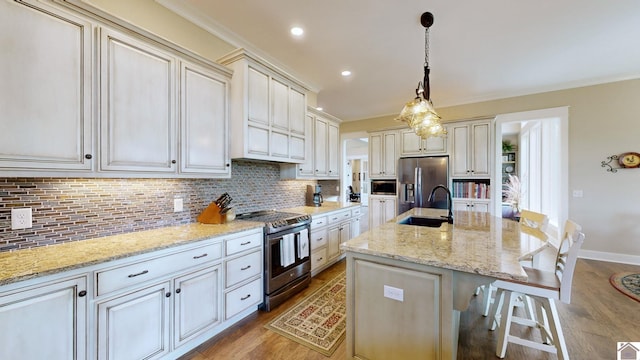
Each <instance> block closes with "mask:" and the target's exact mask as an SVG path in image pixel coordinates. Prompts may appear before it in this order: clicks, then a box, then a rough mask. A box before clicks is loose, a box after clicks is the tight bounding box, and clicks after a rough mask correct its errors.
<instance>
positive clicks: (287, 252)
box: [237, 210, 311, 311]
mask: <svg viewBox="0 0 640 360" xmlns="http://www.w3.org/2000/svg"><path fill="white" fill-rule="evenodd" d="M237 219H242V220H251V221H258V222H264V223H265V226H264V293H265V294H264V303H263V305H262V309H263V310H265V311H271V309H272V308H275V307H276V306H278V305H279V304H281V303H282V302H284V301H285V300H286V299H288V298H289V297H291V296H292V295H294V294H295V293H297V292H299V291H300V290H302V289H304V288H306V287H307V286H308V285H309V283H310V282H311V256H310V255H311V247H310V240H309V228H310V224H311V216H309V215H303V214H296V213H287V212H279V211H275V210H265V211H256V212H251V213H245V214H241V215H238V216H237Z"/></svg>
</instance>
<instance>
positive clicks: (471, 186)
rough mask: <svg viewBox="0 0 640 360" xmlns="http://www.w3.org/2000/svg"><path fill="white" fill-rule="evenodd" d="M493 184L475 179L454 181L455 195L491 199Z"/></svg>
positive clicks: (455, 196)
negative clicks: (474, 180) (475, 180)
mask: <svg viewBox="0 0 640 360" xmlns="http://www.w3.org/2000/svg"><path fill="white" fill-rule="evenodd" d="M490 194H491V185H489V184H486V183H477V182H473V181H454V183H453V197H454V198H470V199H489V198H490Z"/></svg>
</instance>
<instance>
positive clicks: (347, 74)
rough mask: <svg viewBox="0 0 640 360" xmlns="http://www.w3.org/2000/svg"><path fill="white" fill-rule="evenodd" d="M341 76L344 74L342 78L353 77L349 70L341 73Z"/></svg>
mask: <svg viewBox="0 0 640 360" xmlns="http://www.w3.org/2000/svg"><path fill="white" fill-rule="evenodd" d="M340 74H342V76H350V75H351V71H349V70H344V71H343V72H341V73H340Z"/></svg>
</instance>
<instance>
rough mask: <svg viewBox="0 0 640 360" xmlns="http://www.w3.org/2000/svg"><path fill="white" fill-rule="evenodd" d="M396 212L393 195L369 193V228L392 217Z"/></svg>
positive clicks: (395, 201)
mask: <svg viewBox="0 0 640 360" xmlns="http://www.w3.org/2000/svg"><path fill="white" fill-rule="evenodd" d="M396 212H397V199H396V197H395V196H387V195H370V196H369V229H373V228H374V227H376V226H379V225H381V224H383V223H385V222H387V221H389V220H391V219H393V218H394V217H396Z"/></svg>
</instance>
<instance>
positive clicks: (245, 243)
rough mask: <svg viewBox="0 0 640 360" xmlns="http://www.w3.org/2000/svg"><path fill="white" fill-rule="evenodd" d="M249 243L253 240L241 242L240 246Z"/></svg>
mask: <svg viewBox="0 0 640 360" xmlns="http://www.w3.org/2000/svg"><path fill="white" fill-rule="evenodd" d="M249 244H251V241H247V242H243V243H240V246H245V245H249Z"/></svg>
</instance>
